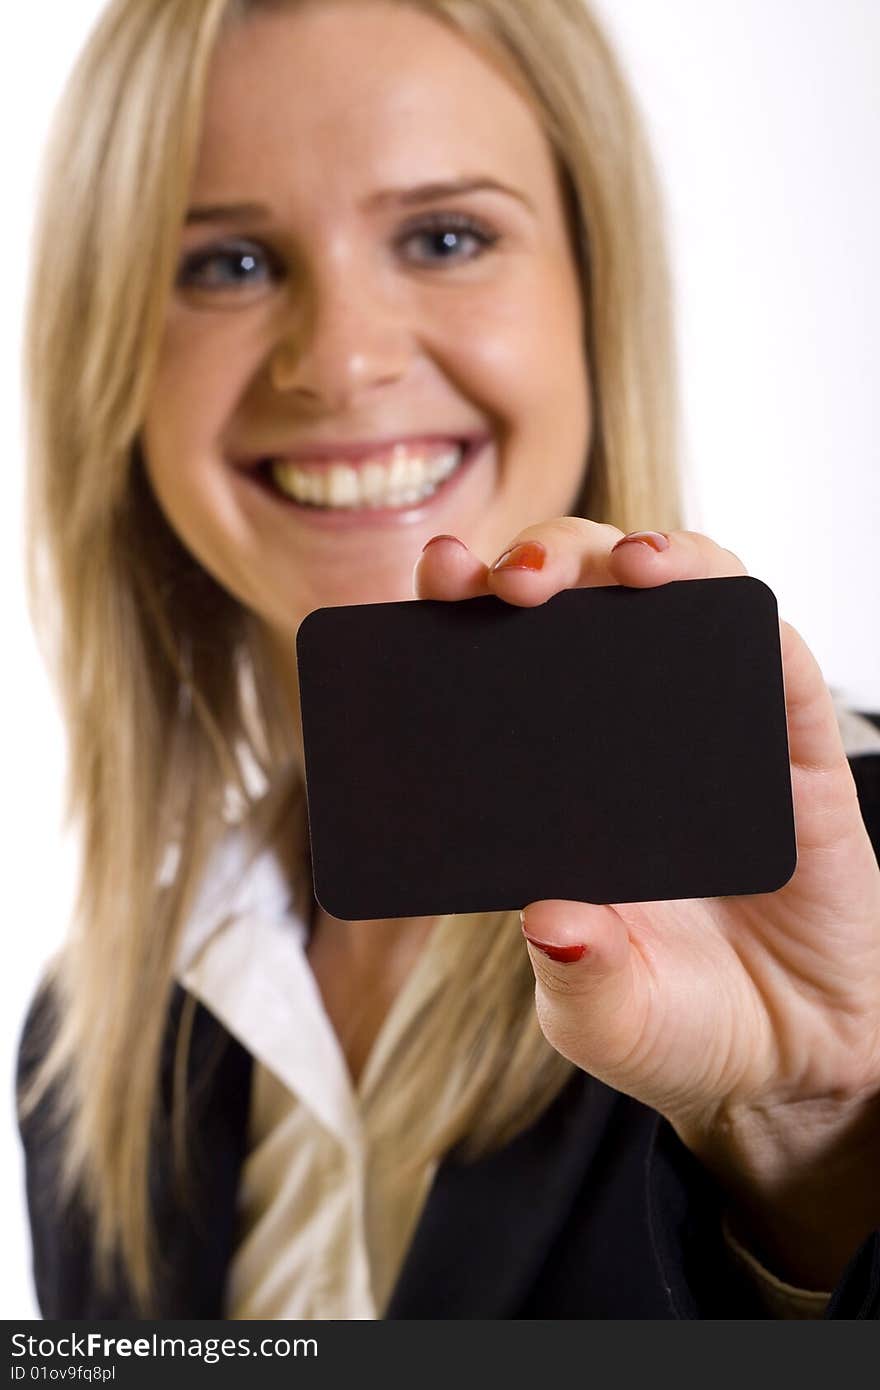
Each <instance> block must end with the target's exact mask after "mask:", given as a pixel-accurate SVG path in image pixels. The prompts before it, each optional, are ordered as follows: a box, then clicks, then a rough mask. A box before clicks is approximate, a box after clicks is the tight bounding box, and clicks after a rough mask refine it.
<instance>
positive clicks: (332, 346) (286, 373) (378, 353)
mask: <svg viewBox="0 0 880 1390" xmlns="http://www.w3.org/2000/svg"><path fill="white" fill-rule="evenodd" d="M411 342H412V340H411V336H410V333H409V332H408V331H407V326H406V324H405V323H404V321H403V317H402V313H401V310H400V307H399V306H398V305H394V304H392V303H389V302H388V300H387V298H385V297H383V296H382V295H381V293H377V292H375V291H372V292H368V290H367V289H366V287H365V286H364V285H363V284H358V283H357V282H354V283H353V282H352V280H351V279H346V280H345V281H343V279H342V278H340V277H338V276H337V277H335V278H334V279H333V282H332V283H330V284H328V285H325V286H324V288H323V289H322V290H320V291H316V292H315V293H314V294H313V295H312V296H311V297H310V300H309V302H308V303H307V304H306V305H304V306H303V310H302V312H300V313H296V312H294V313H293V314H288V316H287V321H286V323H285V325H284V326H283V330H282V333H281V335H280V336H279V338H278V340H277V342H276V343H275V344H274V346H273V349H272V352H271V355H270V359H269V380H270V382H271V384H272V387H273V388H274V390H276V391H279V392H285V393H290V394H296V395H298V396H301V397H303V398H304V399H307V400H309V401H311V402H313V403H315V404H319V405H321V406H322V407H324V408H325V409H327V410H330V411H334V412H339V411H341V410H343V409H344V408H345V407H346V406H348V405H349V404H350V403H351V402H352V401H353V400H355V399H356V398H357V397H359V396H360V395H362V394H363V393H365V392H369V391H370V390H371V389H372V388H373V387H376V386H382V385H387V384H389V383H392V382H394V381H396V380H398V379H399V378H400V377H402V376H403V375H404V373H405V372H406V370H407V366H408V364H409V361H410V356H411V351H412V348H411Z"/></svg>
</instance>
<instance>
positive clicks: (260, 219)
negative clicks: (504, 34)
mask: <svg viewBox="0 0 880 1390" xmlns="http://www.w3.org/2000/svg"><path fill="white" fill-rule="evenodd" d="M189 202H190V214H189V218H188V222H187V226H186V228H185V230H184V231H183V233H182V238H181V251H180V263H179V264H180V269H179V275H178V283H177V286H176V289H175V292H174V295H173V298H172V301H171V303H170V304H169V308H168V318H167V326H166V331H165V337H164V343H163V346H162V351H161V356H160V362H159V367H158V374H157V378H156V381H155V385H154V389H153V394H152V399H151V402H150V406H149V411H148V415H147V419H146V423H145V428H144V435H143V441H144V447H145V455H146V460H147V467H148V472H149V475H150V478H151V481H152V485H153V487H154V490H155V492H156V494H157V496H158V498H159V501H160V504H161V506H162V508H163V510H164V512H165V514H166V516H167V518H168V520H169V521H170V523H171V525H172V526H173V527H174V529H175V531H176V532H177V533H178V535H179V536H180V537H181V539H182V540H183V542H184V543H185V544H186V546H187V547H188V548H189V550H190V551H191V552H192V553H193V554H194V555H195V556H196V558H197V559H198V560H199V561H200V562H201V563H202V565H203V566H204V567H205V569H207V570H208V571H210V573H211V574H213V575H214V577H215V578H216V579H217V580H219V582H220V583H221V584H222V585H223V586H224V587H225V588H226V589H228V590H230V591H231V592H232V593H233V594H234V595H235V596H236V597H238V598H239V599H240V600H241V602H242V603H244V604H245V605H247V606H248V607H249V608H250V609H252V610H253V611H254V612H255V613H256V614H258V615H259V616H260V617H261V618H262V619H263V621H264V623H265V624H266V625H267V626H268V628H269V630H270V634H271V636H272V638H273V640H274V642H275V644H276V646H277V645H279V644H280V646H283V647H284V648H286V649H288V650H290V649H292V640H293V637H294V634H295V632H296V629H297V627H298V625H299V623H300V621H301V620H302V619H303V617H304V616H305V615H306V614H307V613H308V612H310V611H311V610H312V609H313V608H318V607H324V606H328V605H335V604H346V603H362V602H382V601H388V600H395V599H408V598H411V597H412V588H411V575H412V570H413V566H414V564H415V562H416V560H417V559H418V556H419V553H420V550H421V547H422V546H423V545H424V543H425V541H426V540H427V539H428V538H429V537H430V536H433V535H436V534H438V533H441V532H448V533H452V534H454V535H457V536H459V537H460V538H461V539H462V540H464V541H466V542H467V544H468V545H469V546H471V547H472V548H473V549H474V550H475V551H476V552H477V553H478V554H479V555H481V556H482V558H483V559H484V560H486V561H487V562H489V561H491V560H492V559H494V558H495V556H496V555H497V554H498V553H499V552H500V551H501V550H502V549H503V548H504V546H505V545H506V544H507V542H508V541H509V540H510V539H511V538H512V537H513V536H515V535H516V533H517V532H518V531H520V530H521V529H522V528H523V527H524V526H527V525H529V524H532V523H534V522H536V521H540V520H543V519H546V518H549V517H553V516H559V515H563V514H565V513H566V512H568V511H570V510H571V509H572V507H573V505H574V501H575V498H576V496H577V493H578V489H579V486H580V483H581V480H582V472H583V467H584V460H585V458H586V455H587V449H588V445H589V437H590V398H589V388H588V377H587V364H586V361H585V357H584V350H583V309H582V305H581V301H580V289H579V283H578V278H577V275H576V270H575V266H574V261H573V258H572V254H571V249H570V246H569V240H568V231H567V227H566V220H565V213H564V206H563V200H562V196H561V193H560V189H559V186H558V181H557V177H556V174H555V169H554V163H553V160H552V156H551V153H550V149H549V147H548V145H547V143H546V141H545V139H544V136H543V134H542V132H541V129H540V127H539V125H538V122H537V120H536V117H535V115H534V114H533V112H532V110H531V109H530V106H529V105H528V103H527V102H526V101H524V100H523V98H522V97H521V96H520V95H519V94H518V93H517V91H516V89H515V88H514V87H513V86H512V85H511V84H510V83H509V82H508V81H507V80H506V78H504V77H502V76H500V75H499V73H498V72H497V71H496V70H495V68H494V67H493V66H491V65H489V64H488V63H487V62H486V60H485V59H483V58H482V57H480V56H478V55H477V54H476V53H475V52H474V51H473V50H472V49H471V48H470V47H469V46H468V45H467V44H466V42H464V41H463V40H462V39H460V38H459V37H458V36H457V35H455V34H454V33H452V32H451V31H449V30H447V29H446V28H444V27H443V26H442V25H441V24H439V23H438V22H437V21H435V20H433V19H430V18H428V17H426V16H424V15H423V14H419V13H417V12H416V11H414V10H410V9H408V8H406V7H405V6H402V5H397V4H394V3H386V2H385V0H375V3H373V2H372V0H371V2H370V3H364V0H357V3H352V0H331V3H319V4H308V5H306V6H304V7H296V8H290V9H284V8H282V9H278V10H274V11H270V12H263V13H260V14H257V15H255V16H254V17H252V18H250V19H248V20H247V21H246V22H245V23H243V24H242V25H240V26H239V27H238V28H236V29H235V30H233V31H231V32H230V33H229V34H228V35H227V36H226V37H225V38H224V40H223V42H222V44H221V46H220V48H219V51H218V53H217V56H216V60H215V63H214V67H213V70H212V76H211V81H210V85H209V91H208V100H207V111H206V119H205V127H204V134H203V140H202V146H201V151H200V155H199V158H198V162H197V169H196V173H195V178H194V182H193V186H192V189H191V194H190V200H189ZM463 444H464V445H465V448H464V452H463V453H462V445H463ZM450 469H452V471H451V473H449V470H450ZM447 473H448V476H445V475H446V474H447ZM432 486H433V487H434V488H435V490H434V491H433V492H431V493H430V495H428V496H426V495H425V493H426V492H427V491H428V490H429V489H430V488H431V487H432ZM282 489H285V490H286V491H282ZM291 493H293V494H295V495H290V494H291ZM297 496H298V497H299V500H296V497H297ZM309 499H311V500H309Z"/></svg>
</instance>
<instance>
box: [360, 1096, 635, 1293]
mask: <svg viewBox="0 0 880 1390" xmlns="http://www.w3.org/2000/svg"><path fill="white" fill-rule="evenodd" d="M613 1103H614V1093H613V1092H610V1091H608V1090H607V1089H606V1088H605V1087H604V1086H600V1085H598V1084H597V1083H596V1082H594V1081H593V1080H592V1079H591V1078H590V1077H588V1076H586V1075H585V1074H584V1073H583V1072H576V1073H575V1075H574V1076H573V1077H572V1079H571V1081H569V1082H568V1084H567V1085H566V1086H565V1088H564V1089H563V1090H562V1092H561V1093H560V1094H559V1095H558V1096H557V1098H556V1100H555V1101H554V1102H553V1104H552V1105H551V1106H550V1107H549V1108H548V1109H547V1110H546V1111H545V1112H544V1114H543V1115H541V1116H540V1117H539V1119H538V1120H537V1121H536V1123H535V1124H534V1125H532V1126H531V1128H530V1129H528V1130H526V1131H524V1132H523V1133H522V1134H520V1135H517V1137H516V1138H515V1139H514V1140H513V1141H512V1142H511V1143H510V1144H508V1145H506V1146H505V1147H504V1148H503V1149H499V1150H497V1151H496V1152H494V1153H491V1154H489V1155H488V1156H487V1157H485V1158H482V1159H479V1160H477V1161H476V1162H473V1161H471V1162H465V1161H463V1160H462V1159H461V1158H460V1157H458V1156H456V1155H455V1154H452V1155H450V1156H449V1157H448V1158H447V1159H446V1160H445V1161H444V1162H443V1163H442V1164H441V1165H440V1167H439V1168H438V1170H437V1176H436V1178H435V1181H434V1184H433V1186H432V1188H431V1191H430V1193H429V1196H428V1200H427V1202H426V1204H425V1208H424V1210H423V1212H422V1217H421V1220H420V1221H419V1223H418V1226H417V1228H416V1232H415V1236H414V1238H413V1242H412V1245H411V1246H410V1249H409V1253H408V1255H407V1257H406V1260H405V1262H404V1265H403V1268H402V1270H401V1273H400V1277H399V1279H398V1282H397V1286H396V1288H395V1290H394V1293H393V1295H392V1297H391V1300H390V1302H389V1305H388V1310H387V1312H386V1315H385V1316H386V1317H387V1318H444V1319H464V1318H499V1319H501V1318H514V1317H516V1316H517V1315H518V1310H519V1309H520V1307H521V1306H522V1304H523V1301H524V1300H525V1298H526V1296H527V1294H528V1292H529V1290H530V1289H531V1288H532V1286H533V1285H534V1283H535V1281H536V1278H537V1276H538V1273H539V1271H540V1269H541V1267H542V1265H543V1264H544V1261H545V1260H546V1258H547V1255H548V1253H549V1251H550V1249H551V1247H552V1245H553V1243H554V1241H555V1240H556V1238H557V1236H558V1235H559V1233H560V1230H561V1228H562V1226H563V1225H564V1223H565V1220H566V1218H567V1216H568V1214H569V1212H570V1210H571V1206H572V1203H573V1202H574V1200H575V1198H576V1197H577V1194H578V1192H579V1190H580V1188H581V1185H582V1183H583V1179H584V1174H585V1173H586V1172H587V1171H588V1169H589V1167H590V1164H591V1163H592V1161H593V1157H594V1153H595V1150H596V1146H597V1144H598V1143H599V1141H600V1139H601V1136H602V1132H603V1129H604V1127H605V1124H606V1121H607V1116H608V1111H609V1109H610V1107H611V1106H612V1105H613ZM524 1193H525V1194H527V1198H528V1200H527V1202H526V1203H524V1200H523V1197H524Z"/></svg>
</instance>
